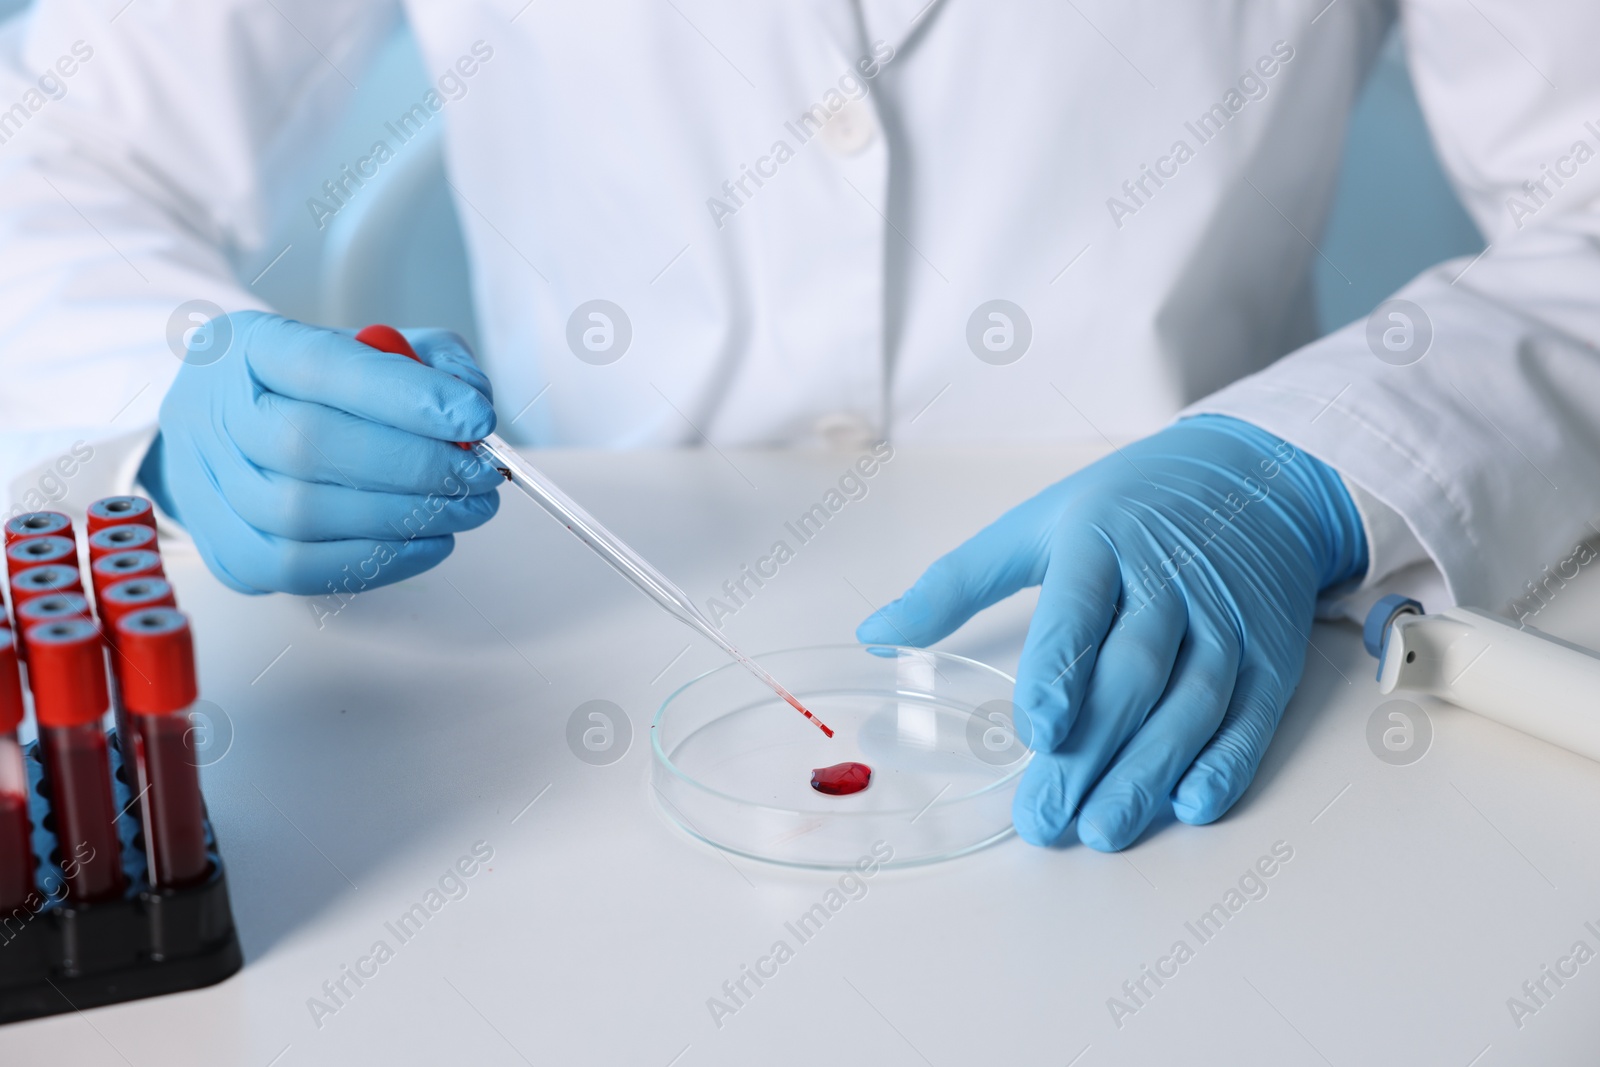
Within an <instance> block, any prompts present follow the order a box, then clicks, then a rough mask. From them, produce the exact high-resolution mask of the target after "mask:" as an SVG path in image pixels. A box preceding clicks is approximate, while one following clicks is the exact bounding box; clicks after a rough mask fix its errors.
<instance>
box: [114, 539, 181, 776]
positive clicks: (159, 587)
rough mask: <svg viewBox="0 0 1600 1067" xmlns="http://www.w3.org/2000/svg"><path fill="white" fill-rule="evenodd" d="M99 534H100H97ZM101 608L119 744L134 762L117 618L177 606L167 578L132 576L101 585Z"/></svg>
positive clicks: (128, 762)
mask: <svg viewBox="0 0 1600 1067" xmlns="http://www.w3.org/2000/svg"><path fill="white" fill-rule="evenodd" d="M102 532H104V531H102ZM96 536H98V535H96ZM95 606H96V607H98V608H99V609H100V629H101V632H102V633H104V634H105V638H106V652H107V655H108V658H109V659H110V660H111V708H112V710H113V711H114V712H115V713H116V719H117V747H118V748H120V749H121V750H122V758H123V761H124V762H125V763H127V764H128V765H130V766H131V765H132V763H133V742H132V740H131V738H132V736H133V734H132V731H131V730H130V729H129V723H128V709H127V708H126V707H125V706H124V705H123V703H122V665H123V663H122V653H121V652H119V651H118V650H117V621H118V620H119V619H121V618H122V617H123V616H124V615H127V614H130V613H132V612H135V611H142V610H143V609H145V608H175V607H177V606H178V602H177V600H176V599H175V598H174V597H173V595H172V585H171V583H169V582H168V581H167V580H166V579H165V578H129V579H128V580H127V581H122V582H116V583H114V584H112V585H107V586H104V587H102V588H101V590H100V594H99V596H97V597H96V598H95Z"/></svg>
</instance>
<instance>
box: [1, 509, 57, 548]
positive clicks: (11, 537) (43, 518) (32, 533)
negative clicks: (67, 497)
mask: <svg viewBox="0 0 1600 1067" xmlns="http://www.w3.org/2000/svg"><path fill="white" fill-rule="evenodd" d="M51 536H59V537H71V536H72V520H71V519H69V518H67V517H66V516H65V515H63V514H61V512H59V511H26V512H23V513H22V514H21V515H18V516H17V517H16V518H14V519H12V520H11V521H9V522H7V523H6V544H8V545H9V544H11V543H12V542H14V541H26V540H27V539H28V538H30V537H51Z"/></svg>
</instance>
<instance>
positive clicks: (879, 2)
mask: <svg viewBox="0 0 1600 1067" xmlns="http://www.w3.org/2000/svg"><path fill="white" fill-rule="evenodd" d="M942 2H943V0H860V3H861V20H862V22H863V23H865V24H866V30H867V40H868V41H885V42H887V43H888V44H889V46H890V47H892V48H893V49H894V50H895V51H897V52H898V51H899V50H900V46H901V45H903V44H905V42H906V40H907V39H908V38H909V37H910V36H911V35H912V34H913V33H916V32H917V30H918V29H919V28H920V27H921V26H922V25H923V24H924V23H926V22H927V21H928V20H929V19H930V18H932V17H933V16H934V14H935V13H936V12H937V10H938V8H939V5H940V4H941V3H942Z"/></svg>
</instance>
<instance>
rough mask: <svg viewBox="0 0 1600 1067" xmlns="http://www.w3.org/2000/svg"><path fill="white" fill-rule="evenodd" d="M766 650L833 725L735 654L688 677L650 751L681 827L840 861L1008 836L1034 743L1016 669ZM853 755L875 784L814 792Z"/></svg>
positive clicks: (799, 862)
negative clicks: (1022, 722) (817, 776)
mask: <svg viewBox="0 0 1600 1067" xmlns="http://www.w3.org/2000/svg"><path fill="white" fill-rule="evenodd" d="M755 658H756V659H757V660H758V661H759V662H760V663H761V665H762V666H763V667H765V668H766V669H767V670H769V671H771V672H772V674H773V675H774V676H775V677H777V678H778V679H779V680H780V681H782V682H783V684H784V685H786V686H788V687H789V688H790V689H791V691H793V693H794V694H795V696H797V697H799V698H800V700H801V701H802V702H803V703H804V704H805V705H806V706H807V707H808V708H810V709H811V710H812V711H813V712H814V713H815V714H816V715H817V717H818V718H820V719H822V720H823V721H824V722H826V723H827V724H828V725H829V726H831V727H832V728H833V730H834V736H833V738H831V739H830V738H828V737H825V736H824V735H823V733H822V731H820V730H818V729H817V728H816V727H815V726H813V725H811V724H810V723H808V722H807V721H806V720H805V719H804V718H802V717H801V716H799V715H797V714H795V712H794V710H793V709H792V708H790V707H789V706H788V705H787V704H785V703H784V702H783V701H782V699H780V698H779V697H778V696H777V695H776V694H774V693H773V692H772V691H771V690H769V689H767V688H766V687H765V686H763V685H762V684H761V683H760V682H759V681H757V680H756V679H755V677H753V676H752V675H751V674H750V672H748V671H746V670H745V669H744V668H742V667H741V666H739V665H738V664H736V663H729V664H727V665H725V666H722V667H718V668H717V669H715V670H713V671H709V672H707V673H706V674H703V675H701V676H700V677H698V678H695V679H694V680H693V681H690V682H688V683H687V684H685V685H683V686H682V687H680V688H679V689H678V690H677V691H676V692H674V693H673V694H672V695H671V696H669V697H667V699H666V701H665V702H664V703H663V704H662V705H661V708H660V710H659V711H657V712H656V716H655V719H654V721H653V722H652V723H651V725H650V746H651V752H652V756H653V759H652V764H651V776H652V784H653V786H654V789H653V790H652V791H653V792H654V794H655V796H656V802H657V804H658V805H659V806H660V808H661V810H662V812H663V813H664V814H665V815H666V816H667V817H668V818H669V819H670V820H671V821H672V822H674V823H676V824H677V825H678V826H679V827H681V828H682V829H683V830H684V831H686V832H687V833H689V834H691V835H693V836H694V837H697V838H699V839H701V840H702V841H705V842H707V843H709V844H711V845H714V846H716V847H717V848H720V849H725V850H726V851H728V852H733V853H737V854H739V855H742V856H749V857H751V858H753V859H760V860H767V861H770V862H773V863H784V864H791V865H795V866H802V867H834V868H843V867H853V866H856V865H857V864H858V863H859V862H860V861H861V860H862V859H867V860H868V861H876V862H878V863H880V864H882V865H884V866H910V865H913V864H920V863H932V862H935V861H938V860H944V859H950V858H953V857H955V856H960V855H964V854H965V853H968V852H971V851H973V850H975V849H979V848H983V847H984V846H986V845H990V844H993V843H994V842H996V841H1000V840H1002V839H1004V838H1006V837H1008V836H1010V835H1011V833H1012V827H1011V798H1012V795H1013V794H1014V793H1015V792H1016V786H1017V780H1018V778H1019V777H1020V776H1021V774H1022V771H1023V768H1024V767H1026V766H1027V763H1028V760H1029V759H1030V758H1031V753H1030V752H1029V751H1028V748H1027V745H1026V744H1025V738H1023V739H1019V738H1018V737H1017V735H1016V731H1015V729H1014V727H1013V722H1014V721H1015V716H1016V712H1015V706H1014V705H1013V704H1012V702H1011V693H1012V687H1013V685H1014V682H1013V680H1012V678H1011V677H1010V676H1009V675H1006V674H1004V673H1003V672H1001V671H997V670H995V669H994V668H993V667H989V666H986V665H984V664H982V663H979V662H977V661H975V660H970V659H966V658H964V657H961V656H953V655H950V654H949V653H945V652H932V651H928V650H926V649H917V648H901V647H897V646H890V645H832V646H823V647H817V648H800V649H791V650H787V651H782V652H773V653H769V654H767V655H763V656H757V657H755ZM846 761H857V762H861V763H865V764H867V765H868V766H870V767H871V768H872V780H871V782H870V784H869V785H868V786H867V788H866V789H864V790H862V791H860V792H858V793H853V794H850V795H847V796H832V795H827V794H824V793H820V792H818V791H816V790H814V789H813V788H811V772H812V770H813V769H814V768H820V767H827V766H831V765H834V764H838V763H843V762H846ZM886 853H887V855H885V854H886Z"/></svg>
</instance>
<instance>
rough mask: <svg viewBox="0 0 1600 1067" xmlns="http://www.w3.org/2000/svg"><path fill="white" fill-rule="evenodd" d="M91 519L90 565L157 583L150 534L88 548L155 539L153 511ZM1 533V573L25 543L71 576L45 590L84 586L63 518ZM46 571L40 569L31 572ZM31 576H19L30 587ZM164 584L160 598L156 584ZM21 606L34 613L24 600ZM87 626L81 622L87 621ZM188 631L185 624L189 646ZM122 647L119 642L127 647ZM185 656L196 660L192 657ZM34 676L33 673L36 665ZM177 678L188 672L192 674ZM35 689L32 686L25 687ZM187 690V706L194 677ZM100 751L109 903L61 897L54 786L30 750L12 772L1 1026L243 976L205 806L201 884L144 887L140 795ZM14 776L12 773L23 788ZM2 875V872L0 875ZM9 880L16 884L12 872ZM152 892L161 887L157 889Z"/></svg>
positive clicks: (41, 516) (167, 881) (108, 507)
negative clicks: (24, 875) (108, 563)
mask: <svg viewBox="0 0 1600 1067" xmlns="http://www.w3.org/2000/svg"><path fill="white" fill-rule="evenodd" d="M89 519H90V521H89V530H90V534H91V539H90V541H89V550H90V553H89V554H90V558H91V560H93V559H94V558H95V555H96V550H97V548H98V549H99V550H100V551H103V552H105V553H108V555H106V556H105V557H104V558H103V559H102V561H101V562H105V560H115V559H118V558H119V557H118V556H117V555H112V554H109V553H115V552H120V555H121V557H126V558H123V559H122V562H123V563H124V564H132V565H134V566H133V567H132V569H131V573H132V574H137V575H145V574H147V573H154V574H155V575H161V574H162V568H161V561H160V558H159V552H158V551H157V550H156V548H155V544H154V540H153V536H152V534H137V535H135V534H129V535H126V536H124V537H122V538H120V539H119V538H117V537H116V536H112V537H111V538H110V542H109V543H105V544H97V542H96V540H95V539H94V537H93V536H92V535H93V534H94V532H95V529H96V524H97V522H99V523H103V524H104V525H105V526H107V527H112V528H121V527H119V526H118V524H126V523H130V522H138V523H142V524H143V525H145V526H148V527H149V528H150V529H151V531H152V533H153V530H154V516H153V512H152V507H151V504H150V502H149V501H147V500H143V499H141V498H137V497H108V498H106V499H105V500H101V501H96V502H95V503H94V504H91V505H90V509H89ZM14 527H15V529H14ZM5 532H6V542H7V545H8V548H7V571H8V572H10V570H11V567H12V562H13V560H12V556H11V549H10V545H11V544H12V542H13V541H14V540H15V541H21V540H23V539H24V537H25V536H27V535H30V534H32V535H35V536H39V537H49V538H50V540H51V541H52V542H54V545H53V546H52V547H51V548H49V549H48V550H46V551H45V552H44V553H43V554H44V555H47V556H48V557H49V558H50V560H51V561H54V562H53V565H54V567H55V568H56V569H59V570H62V571H66V572H68V573H66V574H64V575H61V576H54V575H52V576H50V577H51V579H52V581H66V582H67V583H68V584H69V585H70V586H71V587H72V588H74V589H75V588H78V587H79V586H81V581H78V582H74V581H72V579H76V578H80V577H81V574H80V572H79V570H78V560H77V559H76V558H75V557H76V554H75V553H74V554H73V555H72V556H70V557H69V556H67V555H66V553H65V550H64V546H63V545H62V544H61V542H62V541H63V538H62V537H60V536H56V535H57V534H64V535H65V537H66V539H68V540H72V541H73V543H74V544H76V540H75V539H73V538H72V522H71V520H70V519H69V518H68V517H67V516H65V515H62V514H60V513H58V512H33V513H28V514H26V515H22V516H17V517H14V518H13V519H11V520H10V521H8V522H7V523H6V526H5ZM118 540H121V541H124V542H126V545H137V544H140V543H143V544H146V545H148V549H147V550H143V551H138V550H130V551H121V550H122V548H124V547H126V545H119V544H117V543H116V542H117V541H118ZM39 543H41V544H42V543H43V542H39ZM24 566H27V564H24ZM152 568H153V570H152ZM43 569H47V568H35V570H43ZM128 569H129V568H128V567H120V568H119V567H112V568H111V570H110V572H109V573H110V574H111V575H116V574H118V573H119V572H120V571H121V570H128ZM33 573H34V571H27V572H25V574H26V575H32V574H33ZM94 573H95V574H96V576H97V577H104V576H102V575H101V574H100V572H99V571H95V572H94ZM11 578H12V581H11V583H10V585H11V590H12V601H13V603H12V605H11V607H12V609H13V613H15V612H16V609H17V608H18V607H19V604H18V603H17V600H18V588H19V583H20V582H21V581H22V580H23V579H19V578H17V576H16V575H15V574H12V575H11ZM116 580H117V579H116V578H115V577H106V578H105V581H106V582H107V583H108V586H110V585H113V584H114V583H115V581H116ZM131 584H132V583H131V582H125V583H124V586H117V587H115V588H122V587H125V586H126V585H131ZM160 584H161V585H162V586H166V582H165V580H164V578H163V579H162V581H161V582H160ZM101 591H102V589H101V584H100V582H98V581H97V582H96V585H95V593H96V601H97V603H96V604H95V612H96V615H97V616H98V617H99V621H97V622H95V628H94V629H90V630H89V631H88V635H89V636H92V635H94V633H95V630H96V629H97V630H98V633H99V638H100V640H101V641H102V642H104V641H105V638H106V635H107V630H106V629H105V628H104V626H105V625H106V624H107V617H106V611H107V605H106V604H105V603H100V602H98V601H99V600H100V593H101ZM162 595H164V596H165V601H166V603H168V604H170V603H172V598H171V591H170V587H167V591H166V593H165V594H162ZM57 599H58V600H63V601H68V604H67V606H66V607H57V608H55V609H54V610H57V611H70V610H72V608H71V605H70V601H69V600H68V598H67V597H58V598H57ZM29 602H30V603H32V602H33V601H32V600H31V598H30V601H29ZM40 602H41V603H42V601H40ZM78 603H79V604H80V605H85V604H86V601H84V600H83V599H82V598H81V597H80V598H79V600H78ZM150 614H156V613H155V612H151V613H150ZM172 614H176V613H175V612H173V613H172ZM87 617H88V616H87V615H86V614H85V615H84V616H83V618H87ZM9 621H10V620H9V617H8V615H7V613H6V611H5V609H4V607H3V606H0V625H8V624H9ZM17 621H18V623H21V622H22V621H23V620H22V619H21V618H20V617H19V618H18V620H17ZM91 621H93V620H91ZM75 624H76V625H78V626H79V627H82V625H83V623H82V622H81V621H80V622H76V623H75ZM187 625H188V624H187V622H185V623H184V626H185V640H187V636H186V635H187ZM127 639H128V638H126V637H123V638H122V640H123V641H126V640H127ZM14 640H15V639H14V637H13V638H8V639H7V642H6V646H5V649H4V651H5V652H6V653H7V657H8V658H10V660H11V664H12V666H11V667H10V668H8V669H10V670H11V671H13V677H12V680H11V681H10V683H9V685H10V686H11V687H12V688H13V689H18V690H19V691H18V692H16V693H14V694H13V695H12V696H10V697H8V700H9V701H10V705H9V706H10V707H11V709H12V710H11V711H10V712H9V713H8V718H11V719H12V720H13V721H17V719H16V717H18V716H20V715H21V710H20V708H21V705H20V704H18V703H17V701H20V700H21V699H22V697H21V695H20V689H19V680H18V678H17V676H16V674H15V671H16V669H17V665H16V660H15V659H14V658H11V657H12V651H11V650H12V648H13V647H14V645H13V644H12V642H13V641H14ZM186 655H188V656H190V657H192V652H190V653H187V654H186ZM33 666H40V664H39V663H38V662H37V661H35V662H34V663H33ZM41 669H42V668H41ZM185 669H186V670H187V671H189V672H192V670H193V665H192V662H191V663H190V664H189V665H188V666H187V668H185ZM31 673H32V672H31V670H30V674H31ZM50 677H52V678H56V679H59V677H60V676H59V675H57V674H51V675H50ZM85 678H86V679H87V680H86V681H85V683H84V684H91V683H92V682H93V679H92V677H89V676H85ZM35 680H36V679H31V678H30V683H29V687H32V684H33V682H34V681H35ZM52 684H53V685H58V684H60V683H59V681H58V682H54V683H52ZM66 684H67V686H68V688H67V689H65V690H63V691H55V697H58V698H59V697H60V696H62V693H63V692H64V693H65V694H66V695H67V696H68V697H69V698H70V697H71V695H72V694H73V693H75V692H80V691H79V690H77V689H76V688H75V686H74V683H71V682H68V683H66ZM187 685H188V686H189V687H190V691H191V696H190V699H192V686H193V678H192V675H191V677H190V678H189V681H188V683H187ZM113 691H115V690H113ZM81 693H82V695H83V696H84V698H85V700H86V701H89V700H92V699H94V698H93V697H91V696H90V695H89V690H82V691H81ZM34 695H35V698H36V703H35V711H36V712H38V711H39V707H38V704H37V698H38V696H39V694H38V692H37V690H36V691H35V693H34ZM104 698H105V694H104V693H101V694H99V699H104ZM174 714H181V712H174ZM122 717H123V709H121V708H120V707H119V710H118V713H117V718H118V722H119V723H121V722H122V721H123V718H122ZM92 723H93V720H90V721H89V722H85V723H82V724H81V725H82V726H84V727H88V726H91V725H92ZM56 725H60V724H56ZM14 729H15V727H14V726H10V725H8V726H7V730H14ZM8 737H10V738H12V742H11V748H10V753H11V756H10V758H11V759H12V760H15V759H16V758H17V754H18V751H19V750H18V749H17V748H16V746H15V740H14V739H15V735H14V733H12V734H8ZM107 741H108V743H107V745H106V748H107V754H106V755H107V759H108V766H107V772H108V773H109V774H110V781H109V783H107V784H109V786H110V791H111V801H112V807H111V810H114V811H116V812H117V815H116V819H115V825H114V827H112V829H114V831H115V834H116V838H117V844H118V852H119V854H120V856H119V858H120V862H121V869H122V875H123V877H122V879H121V881H122V882H123V884H124V888H123V889H122V890H121V892H113V894H112V895H109V896H101V895H96V896H94V897H93V899H92V900H84V899H79V898H77V897H76V896H74V895H73V893H71V892H69V890H68V883H69V880H70V879H69V875H73V874H75V873H80V874H81V870H80V869H79V868H74V867H73V866H72V864H73V863H74V857H73V856H70V855H64V853H65V852H66V850H65V849H64V848H63V847H62V842H61V841H60V840H59V838H58V836H57V831H58V826H57V813H56V810H55V805H54V804H53V801H52V795H51V793H52V789H51V782H50V776H49V773H48V770H47V763H46V761H45V759H44V756H43V753H42V752H41V751H40V746H39V744H38V743H37V742H35V743H33V744H30V745H28V746H27V748H26V749H25V750H22V753H21V762H22V766H21V767H20V768H18V767H17V766H16V764H15V763H12V764H11V765H10V766H11V768H12V780H13V782H14V785H13V787H12V788H13V789H16V788H18V787H21V786H22V785H23V784H24V779H25V781H26V804H25V805H16V806H13V807H12V808H11V811H12V813H13V815H14V816H20V810H19V809H20V808H21V807H23V806H25V807H26V809H27V815H28V822H29V826H28V831H27V833H26V835H24V834H23V832H22V831H23V828H22V826H21V825H20V819H19V821H18V822H15V823H13V824H12V825H13V827H14V829H15V834H14V835H13V837H12V838H11V840H13V841H16V838H20V837H23V836H26V838H27V842H26V843H27V845H29V846H31V851H32V854H33V864H34V876H33V882H32V892H31V893H30V894H28V895H27V896H26V899H25V900H24V901H23V903H22V904H21V905H20V906H13V907H10V910H7V908H6V907H5V906H0V1024H4V1023H10V1022H18V1021H21V1020H23V1019H33V1018H39V1017H41V1016H46V1015H57V1014H61V1013H65V1012H71V1011H77V1010H82V1009H85V1008H91V1007H101V1006H104V1005H107V1004H115V1003H119V1002H122V1001H128V1000H138V999H142V998H144V997H153V996H160V995H163V994H166V993H176V992H180V991H182V990H187V989H198V988H201V987H203V986H208V985H214V984H216V983H217V982H220V981H222V980H224V979H225V978H227V977H229V976H230V975H232V974H234V973H236V972H237V971H238V970H239V969H240V968H241V967H242V966H243V965H244V956H243V953H242V952H241V950H240V947H239V937H238V933H237V931H236V929H235V928H234V922H233V912H232V908H231V907H230V905H229V902H228V882H227V874H226V870H225V868H224V866H223V862H222V856H221V855H220V853H219V852H218V850H217V840H216V834H215V832H214V830H213V827H212V825H211V821H210V818H209V816H208V815H207V814H206V813H205V812H204V806H203V800H202V801H200V805H201V810H200V818H201V821H202V824H203V826H202V828H203V833H204V858H205V867H204V871H203V873H202V874H200V875H198V876H197V877H189V876H186V877H185V878H184V879H183V880H182V881H181V882H180V881H175V880H174V879H172V878H170V877H167V878H161V879H152V877H151V873H150V863H149V850H148V849H147V842H146V840H145V834H146V830H145V827H144V826H143V825H142V814H143V815H148V814H149V813H148V812H144V813H141V811H140V807H141V805H140V799H141V798H140V797H139V796H137V795H136V793H137V787H136V786H135V784H134V783H135V779H136V775H135V774H134V768H133V767H132V765H131V764H128V763H126V762H125V760H124V746H123V744H122V743H121V741H122V739H121V738H119V737H118V734H117V731H115V730H112V731H110V733H109V736H108V737H107ZM130 750H131V748H130ZM17 772H20V777H18V775H17ZM12 795H15V794H14V793H13V794H12ZM196 799H197V800H198V799H199V798H196ZM191 826H192V823H191ZM189 840H190V842H191V846H190V847H191V848H194V847H195V846H198V845H199V843H200V842H199V840H198V839H197V838H193V837H191V838H190V839H189ZM21 846H22V842H20V841H16V846H15V850H16V851H17V852H20V851H21ZM190 855H191V856H193V857H194V859H195V860H198V859H199V857H198V856H197V855H196V854H195V853H194V852H193V851H191V852H190ZM4 862H7V859H6V858H5V857H0V863H4ZM166 862H170V861H166ZM3 873H5V872H3V871H0V874H3ZM10 873H12V874H13V875H15V873H16V872H14V871H13V872H10ZM157 881H160V882H162V883H163V884H160V885H158V884H155V883H156V882H157ZM7 884H9V885H10V886H11V889H10V890H8V891H7V892H8V894H9V895H10V896H11V897H12V899H13V900H14V899H15V897H16V896H17V895H18V894H20V893H21V892H23V890H24V887H25V886H26V882H25V881H24V882H23V883H22V884H21V885H19V884H17V881H16V880H13V881H11V882H9V883H7Z"/></svg>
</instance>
